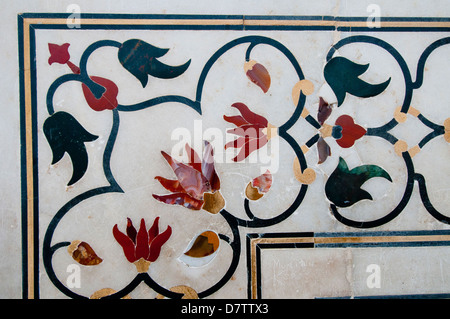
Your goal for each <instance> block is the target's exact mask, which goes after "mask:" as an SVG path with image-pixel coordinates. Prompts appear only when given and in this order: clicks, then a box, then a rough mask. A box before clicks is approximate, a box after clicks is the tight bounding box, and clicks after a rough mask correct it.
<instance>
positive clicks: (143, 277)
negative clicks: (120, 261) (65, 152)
mask: <svg viewBox="0 0 450 319" xmlns="http://www.w3.org/2000/svg"><path fill="white" fill-rule="evenodd" d="M141 282H144V283H145V284H146V285H147V286H149V287H150V288H152V289H153V290H154V291H155V292H157V293H159V294H161V295H163V296H165V297H167V298H172V299H181V297H183V294H180V293H177V292H173V291H171V290H168V289H166V288H164V287H161V286H160V285H158V284H157V283H156V282H155V281H154V280H153V279H152V278H151V277H150V275H149V274H148V273H140V274H137V275H136V277H135V278H134V279H133V280H132V281H131V282H130V283H129V284H128V285H127V286H125V287H124V288H122V289H121V290H120V291H117V292H115V293H113V294H111V295H108V296H105V297H103V298H102V299H120V298H123V297H125V296H126V295H128V294H129V293H130V292H132V291H133V290H134V289H136V287H137V286H139V284H140V283H141Z"/></svg>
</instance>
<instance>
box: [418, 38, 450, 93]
mask: <svg viewBox="0 0 450 319" xmlns="http://www.w3.org/2000/svg"><path fill="white" fill-rule="evenodd" d="M449 43H450V37H446V38H442V39H439V40H437V41H434V42H433V43H432V44H430V45H429V46H428V47H427V48H426V49H425V50H424V51H423V53H422V55H421V56H420V58H419V62H418V63H417V73H416V81H415V82H414V83H412V88H413V89H418V88H420V87H421V86H422V84H423V75H424V70H425V63H426V61H427V59H428V57H429V56H430V54H431V53H432V52H433V51H434V50H435V49H437V48H439V47H441V46H443V45H446V44H449Z"/></svg>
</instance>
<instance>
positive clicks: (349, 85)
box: [323, 57, 391, 106]
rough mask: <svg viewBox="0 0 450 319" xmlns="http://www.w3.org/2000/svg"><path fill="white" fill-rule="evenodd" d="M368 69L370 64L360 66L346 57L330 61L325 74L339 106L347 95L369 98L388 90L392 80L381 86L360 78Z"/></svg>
mask: <svg viewBox="0 0 450 319" xmlns="http://www.w3.org/2000/svg"><path fill="white" fill-rule="evenodd" d="M368 68H369V64H364V65H363V64H358V63H355V62H352V61H350V60H349V59H346V58H344V57H334V58H332V59H331V60H330V61H328V63H327V64H326V65H325V69H324V71H323V73H324V77H325V80H326V81H327V83H328V84H329V85H330V87H331V89H332V90H333V92H334V94H335V95H336V98H337V101H338V106H340V105H341V104H342V103H343V102H344V99H345V94H346V93H350V94H352V95H354V96H358V97H363V98H367V97H372V96H376V95H378V94H380V93H381V92H383V91H384V90H385V89H386V87H387V86H388V85H389V82H390V81H391V78H389V79H388V80H386V81H385V82H383V83H380V84H370V83H367V82H365V81H363V80H361V79H360V78H359V76H360V75H361V74H363V73H364V72H366V71H367V69H368Z"/></svg>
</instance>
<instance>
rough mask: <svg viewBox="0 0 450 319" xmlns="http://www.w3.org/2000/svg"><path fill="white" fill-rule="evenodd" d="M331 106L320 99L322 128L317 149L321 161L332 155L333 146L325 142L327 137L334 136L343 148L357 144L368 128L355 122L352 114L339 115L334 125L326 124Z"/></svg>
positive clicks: (319, 116) (319, 114) (318, 115)
mask: <svg viewBox="0 0 450 319" xmlns="http://www.w3.org/2000/svg"><path fill="white" fill-rule="evenodd" d="M331 112H332V108H331V106H330V105H329V104H328V103H327V102H326V101H325V100H324V99H323V98H322V97H321V98H320V101H319V110H318V113H317V119H318V123H319V125H320V126H321V128H320V133H321V134H320V137H319V139H318V141H317V151H318V153H319V163H318V164H321V163H323V162H325V161H326V159H327V158H328V156H330V155H331V148H330V146H329V145H328V144H327V142H325V138H326V137H329V136H332V137H334V138H335V139H336V143H337V144H338V145H339V146H340V147H342V148H349V147H352V146H353V145H354V144H355V141H356V140H358V139H360V138H361V137H363V136H364V135H365V134H366V132H367V130H366V129H365V128H363V127H362V126H360V125H358V124H355V122H354V120H353V118H352V117H351V116H350V115H341V116H339V117H338V118H337V119H336V121H335V123H334V126H331V125H329V124H326V123H325V121H326V120H327V119H328V117H329V116H330V115H331Z"/></svg>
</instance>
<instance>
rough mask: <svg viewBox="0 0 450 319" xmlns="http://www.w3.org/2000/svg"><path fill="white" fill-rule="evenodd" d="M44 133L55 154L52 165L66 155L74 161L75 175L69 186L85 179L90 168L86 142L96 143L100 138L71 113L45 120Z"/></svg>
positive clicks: (60, 114) (63, 113)
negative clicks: (87, 129)
mask: <svg viewBox="0 0 450 319" xmlns="http://www.w3.org/2000/svg"><path fill="white" fill-rule="evenodd" d="M43 131H44V134H45V137H46V138H47V141H48V143H49V145H50V148H51V150H52V153H53V160H52V164H56V163H57V162H59V161H60V160H61V159H62V158H63V156H64V154H65V153H67V154H69V156H70V159H71V161H72V166H73V173H72V178H71V179H70V181H69V183H68V184H67V185H68V186H70V185H72V184H74V183H76V182H77V181H78V180H80V178H81V177H83V175H84V173H85V172H86V170H87V166H88V154H87V151H86V146H85V145H84V143H85V142H92V141H95V140H96V139H97V138H98V136H96V135H93V134H91V133H89V132H88V131H86V130H85V129H84V128H83V126H81V124H80V123H78V121H77V120H76V119H75V118H74V117H73V116H72V115H70V114H69V113H66V112H57V113H55V114H53V115H51V116H50V117H49V118H48V119H46V120H45V122H44V126H43Z"/></svg>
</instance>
